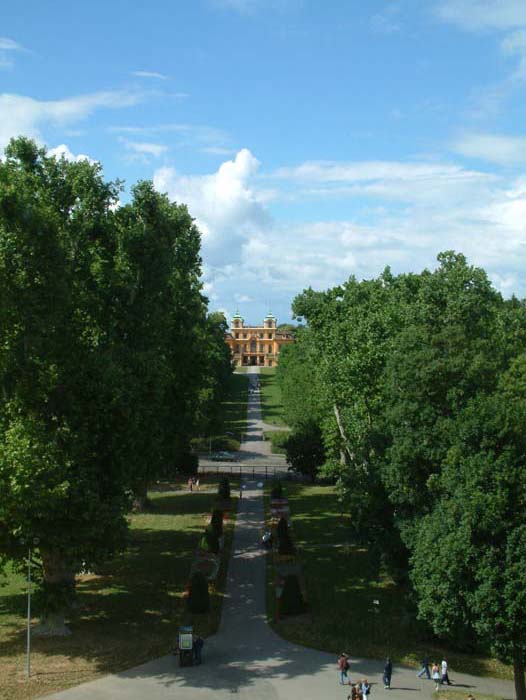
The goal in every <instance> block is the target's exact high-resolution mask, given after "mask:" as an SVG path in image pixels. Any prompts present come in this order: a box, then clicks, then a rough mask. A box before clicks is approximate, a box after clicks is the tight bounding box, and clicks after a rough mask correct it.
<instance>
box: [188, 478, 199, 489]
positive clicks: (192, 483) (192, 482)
mask: <svg viewBox="0 0 526 700" xmlns="http://www.w3.org/2000/svg"><path fill="white" fill-rule="evenodd" d="M188 490H189V491H194V490H195V491H199V479H198V478H197V477H196V476H190V477H188Z"/></svg>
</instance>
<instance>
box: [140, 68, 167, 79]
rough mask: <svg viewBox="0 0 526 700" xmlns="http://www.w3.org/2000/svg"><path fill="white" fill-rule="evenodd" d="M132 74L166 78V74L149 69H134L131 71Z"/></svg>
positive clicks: (143, 76)
mask: <svg viewBox="0 0 526 700" xmlns="http://www.w3.org/2000/svg"><path fill="white" fill-rule="evenodd" d="M132 75H135V76H136V77H137V78H153V79H155V80H168V76H167V75H164V74H163V73H156V72H155V71H149V70H134V71H132Z"/></svg>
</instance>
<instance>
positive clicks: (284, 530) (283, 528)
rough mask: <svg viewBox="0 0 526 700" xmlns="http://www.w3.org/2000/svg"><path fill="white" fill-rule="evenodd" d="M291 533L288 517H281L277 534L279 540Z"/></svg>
mask: <svg viewBox="0 0 526 700" xmlns="http://www.w3.org/2000/svg"><path fill="white" fill-rule="evenodd" d="M288 534H289V524H288V522H287V519H286V518H280V519H279V520H278V524H277V527H276V535H277V536H278V540H280V539H281V538H282V537H284V536H286V535H288Z"/></svg>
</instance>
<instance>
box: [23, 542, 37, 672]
mask: <svg viewBox="0 0 526 700" xmlns="http://www.w3.org/2000/svg"><path fill="white" fill-rule="evenodd" d="M39 542H40V540H39V538H38V537H33V539H32V540H29V541H28V542H27V545H28V548H27V645H26V680H29V678H30V676H31V546H32V545H33V546H35V547H36V546H37V545H38V544H39ZM20 544H22V545H24V544H26V541H25V540H23V539H22V540H20Z"/></svg>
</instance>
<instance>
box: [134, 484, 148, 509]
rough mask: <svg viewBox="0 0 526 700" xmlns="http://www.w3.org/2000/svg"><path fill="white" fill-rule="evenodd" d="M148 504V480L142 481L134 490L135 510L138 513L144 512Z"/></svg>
mask: <svg viewBox="0 0 526 700" xmlns="http://www.w3.org/2000/svg"><path fill="white" fill-rule="evenodd" d="M148 504H149V500H148V482H147V481H141V482H140V483H139V484H137V487H136V488H135V489H134V492H133V510H134V512H136V513H142V512H143V511H144V510H146V508H147V506H148Z"/></svg>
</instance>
